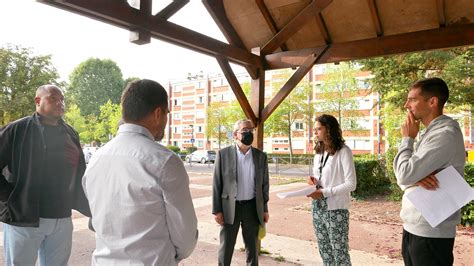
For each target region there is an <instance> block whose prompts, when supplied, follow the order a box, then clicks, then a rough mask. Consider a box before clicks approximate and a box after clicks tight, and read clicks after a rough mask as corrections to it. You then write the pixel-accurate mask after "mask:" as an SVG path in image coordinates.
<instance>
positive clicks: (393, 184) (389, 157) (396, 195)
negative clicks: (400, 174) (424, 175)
mask: <svg viewBox="0 0 474 266" xmlns="http://www.w3.org/2000/svg"><path fill="white" fill-rule="evenodd" d="M397 152H398V149H397V148H394V147H390V148H389V149H388V150H387V152H386V153H385V157H384V164H385V170H386V175H387V177H388V179H389V180H390V199H391V200H396V201H400V200H401V199H402V196H403V191H402V189H401V188H400V187H399V186H398V184H397V177H396V176H395V171H394V170H393V160H394V159H395V156H397Z"/></svg>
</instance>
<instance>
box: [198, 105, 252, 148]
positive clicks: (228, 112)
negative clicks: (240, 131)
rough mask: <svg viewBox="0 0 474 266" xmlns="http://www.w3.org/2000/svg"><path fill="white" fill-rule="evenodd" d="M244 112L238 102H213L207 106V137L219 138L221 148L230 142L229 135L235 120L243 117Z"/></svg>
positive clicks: (218, 142)
mask: <svg viewBox="0 0 474 266" xmlns="http://www.w3.org/2000/svg"><path fill="white" fill-rule="evenodd" d="M243 117H244V112H243V111H242V109H241V108H240V106H239V105H238V103H236V102H233V103H230V104H229V103H221V102H213V103H211V104H209V107H208V108H207V125H206V135H207V138H214V139H216V140H217V144H218V146H219V149H221V147H222V145H227V144H229V141H230V140H229V138H228V135H229V134H232V131H233V127H234V123H235V121H237V120H239V119H242V118H243Z"/></svg>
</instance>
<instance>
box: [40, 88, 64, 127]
mask: <svg viewBox="0 0 474 266" xmlns="http://www.w3.org/2000/svg"><path fill="white" fill-rule="evenodd" d="M35 105H36V112H37V113H38V114H40V116H41V117H42V118H43V119H44V120H45V122H46V123H52V124H55V123H57V121H58V120H59V119H60V118H61V117H62V116H63V114H64V94H63V91H62V90H61V89H60V88H59V87H58V86H56V85H51V84H49V85H43V86H40V87H39V88H38V89H36V96H35Z"/></svg>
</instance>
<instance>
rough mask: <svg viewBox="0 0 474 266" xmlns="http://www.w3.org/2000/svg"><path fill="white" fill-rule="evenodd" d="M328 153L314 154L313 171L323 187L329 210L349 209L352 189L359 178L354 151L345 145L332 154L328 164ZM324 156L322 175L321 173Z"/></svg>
mask: <svg viewBox="0 0 474 266" xmlns="http://www.w3.org/2000/svg"><path fill="white" fill-rule="evenodd" d="M326 155H327V153H326V152H325V153H324V154H323V155H321V154H316V155H315V156H314V168H313V173H314V177H315V178H316V180H319V185H321V186H322V187H323V188H322V189H321V191H322V192H323V195H324V197H326V198H327V203H328V210H337V209H348V208H349V205H350V202H351V191H354V190H355V189H356V185H357V180H356V172H355V166H354V160H353V156H352V151H351V149H350V148H349V147H347V146H346V145H344V146H343V147H342V148H341V149H340V150H338V151H337V152H336V153H335V154H334V155H330V156H329V157H328V160H327V162H326V164H324V161H325V160H326ZM321 156H323V159H322V161H323V163H322V164H323V165H324V167H323V169H322V170H323V171H322V176H321V175H320V174H319V166H320V165H321Z"/></svg>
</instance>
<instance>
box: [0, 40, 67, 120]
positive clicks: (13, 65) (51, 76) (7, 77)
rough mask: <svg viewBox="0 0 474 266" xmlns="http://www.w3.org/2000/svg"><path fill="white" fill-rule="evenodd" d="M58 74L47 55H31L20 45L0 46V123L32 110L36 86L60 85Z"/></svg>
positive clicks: (31, 52)
mask: <svg viewBox="0 0 474 266" xmlns="http://www.w3.org/2000/svg"><path fill="white" fill-rule="evenodd" d="M58 78H59V75H58V72H57V71H56V68H55V67H54V66H53V63H52V62H51V55H35V54H34V53H33V51H32V50H31V49H27V48H22V47H20V46H6V47H3V48H2V47H0V125H5V124H7V123H9V122H11V121H14V120H16V119H18V118H21V117H24V116H26V115H30V114H31V113H33V112H34V110H35V104H34V98H35V92H36V89H37V88H38V87H39V86H41V85H45V84H56V85H61V84H59V83H58V82H57V79H58Z"/></svg>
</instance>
